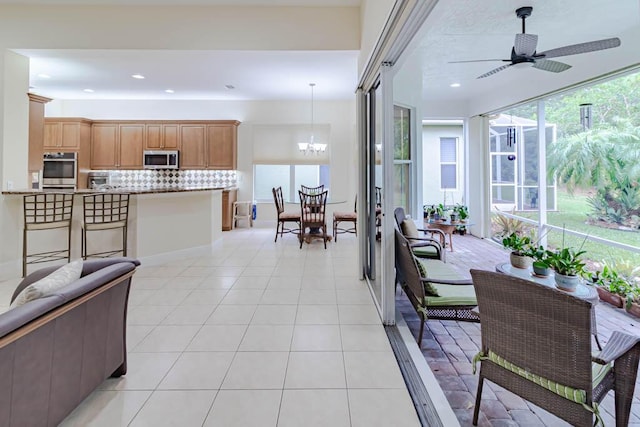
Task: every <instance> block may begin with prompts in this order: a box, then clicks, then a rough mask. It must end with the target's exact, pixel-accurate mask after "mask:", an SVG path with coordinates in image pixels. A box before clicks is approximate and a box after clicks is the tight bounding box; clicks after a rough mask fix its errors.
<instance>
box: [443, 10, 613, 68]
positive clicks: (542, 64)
mask: <svg viewBox="0 0 640 427" xmlns="http://www.w3.org/2000/svg"><path fill="white" fill-rule="evenodd" d="M532 11H533V8H532V7H530V6H526V7H520V8H518V9H516V16H517V17H518V18H520V19H522V33H520V34H516V39H515V42H514V44H513V47H512V48H511V58H510V59H477V60H471V61H452V62H450V63H465V62H489V61H502V62H508V64H506V65H502V66H500V67H498V68H494V69H493V70H491V71H489V72H487V73H484V74H482V75H481V76H478V77H477V78H479V79H482V78H485V77H489V76H491V75H493V74H496V73H497V72H499V71H502V70H506V69H507V68H509V67H513V66H516V67H518V66H520V67H522V66H532V67H533V68H537V69H539V70H543V71H550V72H552V73H560V72H562V71H566V70H568V69H569V68H571V65H569V64H565V63H564V62H559V61H552V60H550V59H549V58H557V57H559V56H568V55H577V54H579V53H587V52H594V51H597V50H603V49H611V48H614V47H618V46H620V39H619V38H617V37H613V38H610V39H603V40H596V41H591V42H586V43H578V44H572V45H568V46H562V47H558V48H555V49H550V50H547V51H544V52H536V46H537V45H538V36H537V35H535V34H527V33H526V32H525V20H526V19H527V18H528V17H529V16H531V12H532Z"/></svg>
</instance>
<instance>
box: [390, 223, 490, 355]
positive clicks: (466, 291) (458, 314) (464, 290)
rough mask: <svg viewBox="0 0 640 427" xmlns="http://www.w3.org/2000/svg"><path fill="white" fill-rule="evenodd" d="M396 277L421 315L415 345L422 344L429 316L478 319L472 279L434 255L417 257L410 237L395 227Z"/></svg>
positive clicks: (466, 319) (471, 320) (470, 320)
mask: <svg viewBox="0 0 640 427" xmlns="http://www.w3.org/2000/svg"><path fill="white" fill-rule="evenodd" d="M395 235H396V238H395V249H396V254H395V264H396V280H397V281H398V282H399V283H400V285H401V286H402V288H403V289H404V291H405V293H406V294H407V297H408V298H409V301H411V304H412V305H413V308H415V310H416V312H417V313H418V316H420V320H421V323H420V332H419V336H418V346H420V345H421V344H422V334H423V332H424V322H425V321H426V320H427V319H428V318H429V319H445V320H463V321H469V322H479V321H480V320H479V318H478V315H477V314H476V313H475V312H474V311H472V309H473V308H475V307H476V305H477V304H476V295H475V292H474V290H473V283H472V282H471V280H469V279H464V278H462V276H461V275H460V274H459V273H457V272H456V271H455V270H454V269H453V267H452V266H451V265H449V264H445V263H444V262H442V261H439V260H435V259H430V260H426V259H419V258H417V257H416V256H415V255H414V254H413V252H412V250H411V245H410V244H409V241H408V240H407V239H405V238H404V236H403V235H402V234H401V233H400V232H399V231H398V230H395Z"/></svg>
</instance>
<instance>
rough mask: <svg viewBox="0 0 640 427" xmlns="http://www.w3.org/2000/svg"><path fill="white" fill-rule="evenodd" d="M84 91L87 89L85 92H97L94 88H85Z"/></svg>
mask: <svg viewBox="0 0 640 427" xmlns="http://www.w3.org/2000/svg"><path fill="white" fill-rule="evenodd" d="M84 91H85V92H87V93H93V92H95V91H94V90H93V89H85V90H84Z"/></svg>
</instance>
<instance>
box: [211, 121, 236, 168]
mask: <svg viewBox="0 0 640 427" xmlns="http://www.w3.org/2000/svg"><path fill="white" fill-rule="evenodd" d="M237 134H238V125H237V124H233V123H232V124H215V125H207V150H208V151H207V167H208V168H211V169H237V164H238V148H237V146H238V144H237Z"/></svg>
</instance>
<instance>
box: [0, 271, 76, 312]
mask: <svg viewBox="0 0 640 427" xmlns="http://www.w3.org/2000/svg"><path fill="white" fill-rule="evenodd" d="M81 274H82V259H77V260H75V261H72V262H70V263H69V264H66V265H63V266H62V267H60V268H59V269H57V270H56V271H54V272H53V273H51V274H49V275H48V276H45V277H43V278H42V279H40V280H38V281H37V282H34V283H32V284H30V285H29V286H27V287H26V288H24V289H23V290H22V292H20V293H19V294H18V296H17V297H16V299H15V300H13V302H12V303H11V306H10V308H15V307H19V306H21V305H23V304H26V303H28V302H29V301H33V300H36V299H38V298H42V297H45V296H47V295H51V294H53V293H55V292H56V291H57V290H58V289H60V288H63V287H65V286H67V285H70V284H71V283H73V282H75V281H76V280H78V279H79V278H80V275H81Z"/></svg>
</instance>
